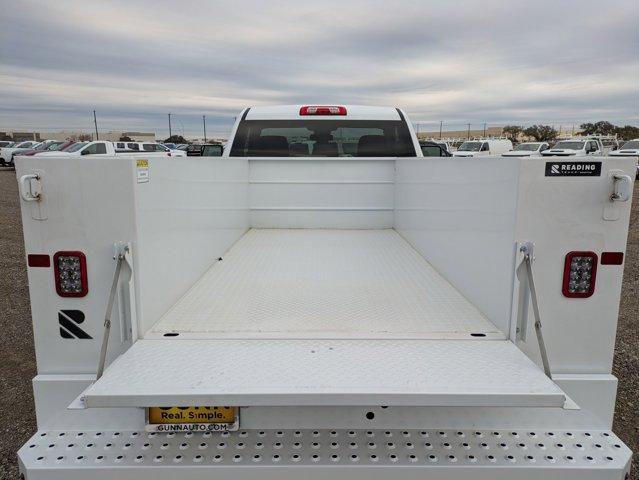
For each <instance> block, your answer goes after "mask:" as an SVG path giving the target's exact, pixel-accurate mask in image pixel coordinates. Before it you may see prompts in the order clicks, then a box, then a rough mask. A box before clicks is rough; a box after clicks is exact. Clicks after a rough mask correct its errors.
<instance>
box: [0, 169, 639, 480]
mask: <svg viewBox="0 0 639 480" xmlns="http://www.w3.org/2000/svg"><path fill="white" fill-rule="evenodd" d="M634 202H635V203H634V204H635V208H634V210H633V215H632V219H631V224H630V227H631V229H630V235H629V238H628V253H627V257H626V269H625V276H624V284H623V292H622V300H621V312H620V315H619V326H618V331H617V346H616V352H615V362H614V366H613V373H614V374H615V375H616V376H617V377H619V392H618V396H617V408H616V411H615V423H614V431H615V432H616V433H617V434H618V435H619V436H620V437H621V438H622V439H623V441H624V442H626V444H627V445H628V446H629V447H630V448H632V450H633V451H635V452H639V413H638V411H639V395H638V392H639V268H638V267H637V265H639V207H636V205H637V204H638V202H639V185H638V186H637V188H636V189H635V198H634ZM0 251H2V252H3V254H2V255H1V256H0V272H2V275H0V331H2V332H3V335H2V336H0V352H2V362H0V439H1V440H0V479H16V478H18V473H17V472H18V471H17V467H16V455H15V454H16V451H17V450H18V448H19V447H20V446H22V444H23V443H24V442H25V441H26V440H27V439H28V438H29V437H30V436H31V435H32V434H33V433H34V432H35V430H36V425H35V415H34V412H33V396H32V392H31V378H33V377H34V376H35V374H36V365H35V358H34V352H33V335H32V331H31V314H30V310H29V291H28V287H27V279H26V271H25V261H24V246H23V242H22V224H21V221H20V207H19V202H18V191H17V185H16V179H15V172H13V171H0ZM7 414H10V415H7ZM633 475H634V477H635V478H639V455H638V454H635V457H634V468H633Z"/></svg>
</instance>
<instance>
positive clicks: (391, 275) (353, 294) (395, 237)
mask: <svg viewBox="0 0 639 480" xmlns="http://www.w3.org/2000/svg"><path fill="white" fill-rule="evenodd" d="M166 333H179V334H180V336H179V338H213V339H215V338H478V337H477V335H481V336H484V337H483V338H500V339H502V338H504V336H503V334H502V333H501V332H500V331H499V330H498V329H497V328H496V327H495V326H494V325H493V324H492V323H490V321H488V320H487V319H486V318H485V317H484V316H483V315H482V314H481V313H480V312H479V311H478V310H477V308H475V307H474V306H473V305H472V304H471V303H470V302H468V301H467V300H466V299H465V298H464V297H463V296H462V295H461V294H459V292H457V291H456V290H455V289H454V288H453V287H452V286H451V285H450V283H448V282H447V281H446V280H445V279H444V278H443V277H442V276H441V275H439V274H438V273H437V272H436V271H435V269H434V268H432V267H431V266H430V265H429V264H428V262H426V261H425V260H424V259H423V258H422V257H421V256H420V255H419V253H417V251H415V250H414V249H413V248H412V247H411V246H410V245H409V244H408V243H407V242H406V241H405V240H403V239H402V238H401V236H400V235H399V234H398V233H397V232H395V231H394V230H391V229H387V230H283V229H280V230H257V229H251V230H249V232H247V233H246V234H245V235H244V236H243V237H242V238H241V239H240V240H239V241H238V242H237V243H236V244H235V245H234V246H233V247H232V248H231V249H230V250H229V251H228V252H227V253H226V254H225V255H224V260H223V261H220V262H217V263H216V264H215V265H213V266H212V267H211V268H210V269H209V270H208V271H207V272H206V273H205V274H204V276H203V277H202V278H201V279H200V280H199V281H198V282H197V283H196V284H195V285H194V286H193V287H192V288H191V289H190V290H189V291H188V292H187V293H186V295H184V297H182V298H181V299H180V300H179V301H178V302H177V303H176V304H175V305H174V306H173V307H171V309H170V310H169V311H168V312H167V313H166V314H165V315H164V316H163V317H162V319H161V320H160V321H159V322H158V324H157V325H155V326H154V327H153V328H152V329H151V331H150V333H148V334H147V335H146V336H145V338H159V337H162V336H163V335H165V334H166ZM473 334H475V335H476V336H471V335H473Z"/></svg>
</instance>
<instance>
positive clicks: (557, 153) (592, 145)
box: [541, 137, 604, 157]
mask: <svg viewBox="0 0 639 480" xmlns="http://www.w3.org/2000/svg"><path fill="white" fill-rule="evenodd" d="M603 154H604V147H603V144H602V143H601V140H598V139H596V138H589V137H586V138H583V137H576V138H571V139H568V140H560V141H558V142H557V143H555V144H554V145H553V147H552V148H549V149H548V150H545V151H543V152H541V155H542V156H544V157H586V156H602V155H603Z"/></svg>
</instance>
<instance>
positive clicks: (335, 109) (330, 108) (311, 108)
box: [300, 105, 346, 115]
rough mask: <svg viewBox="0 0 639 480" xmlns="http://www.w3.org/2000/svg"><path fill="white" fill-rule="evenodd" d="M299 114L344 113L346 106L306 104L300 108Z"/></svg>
mask: <svg viewBox="0 0 639 480" xmlns="http://www.w3.org/2000/svg"><path fill="white" fill-rule="evenodd" d="M300 115H346V107H340V106H337V105H307V106H305V107H302V108H300Z"/></svg>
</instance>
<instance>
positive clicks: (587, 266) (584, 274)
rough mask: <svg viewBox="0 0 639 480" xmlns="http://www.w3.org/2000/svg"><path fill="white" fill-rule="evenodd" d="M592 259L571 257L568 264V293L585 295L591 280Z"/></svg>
mask: <svg viewBox="0 0 639 480" xmlns="http://www.w3.org/2000/svg"><path fill="white" fill-rule="evenodd" d="M590 272H592V257H572V260H571V262H570V283H569V284H568V291H569V292H570V293H586V292H587V291H588V290H590V279H591V278H592V275H591V273H590Z"/></svg>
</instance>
